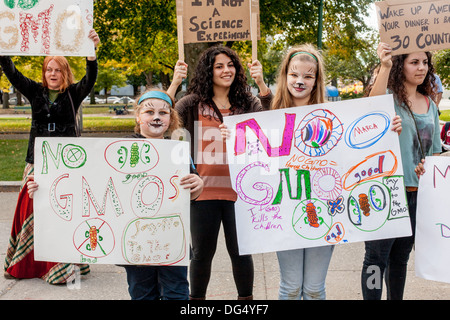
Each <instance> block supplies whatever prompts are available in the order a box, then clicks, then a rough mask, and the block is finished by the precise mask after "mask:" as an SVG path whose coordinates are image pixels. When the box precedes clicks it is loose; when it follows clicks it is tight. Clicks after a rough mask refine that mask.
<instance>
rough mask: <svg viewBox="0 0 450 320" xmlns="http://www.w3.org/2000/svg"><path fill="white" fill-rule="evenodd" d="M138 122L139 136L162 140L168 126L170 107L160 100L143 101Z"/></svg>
mask: <svg viewBox="0 0 450 320" xmlns="http://www.w3.org/2000/svg"><path fill="white" fill-rule="evenodd" d="M138 122H139V124H140V126H141V134H142V135H143V136H145V137H146V138H155V139H161V138H163V137H164V133H165V132H166V131H167V129H168V128H169V125H170V105H169V104H168V103H167V102H166V101H164V100H160V99H147V100H145V101H144V102H143V106H142V108H141V110H140V114H139V117H138Z"/></svg>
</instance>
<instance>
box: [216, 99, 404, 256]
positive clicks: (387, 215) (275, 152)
mask: <svg viewBox="0 0 450 320" xmlns="http://www.w3.org/2000/svg"><path fill="white" fill-rule="evenodd" d="M394 115H395V112H394V103H393V99H392V96H391V95H385V96H379V97H373V98H364V99H355V100H348V101H342V102H333V103H325V104H320V105H312V106H302V107H296V108H288V109H280V110H272V111H264V112H256V113H251V114H243V115H235V116H229V117H224V123H225V124H226V125H227V127H228V128H229V129H230V131H231V137H230V139H228V140H227V144H226V148H227V157H228V163H229V168H230V176H231V182H232V186H233V189H234V190H235V191H236V193H237V194H238V200H237V201H236V203H235V208H236V224H237V234H238V241H239V250H240V253H241V254H254V253H263V252H271V251H282V250H289V249H299V248H307V247H318V246H325V245H334V244H339V243H347V242H357V241H366V240H376V239H383V238H393V237H401V236H407V235H410V234H411V225H410V221H409V212H408V207H407V201H406V197H405V188H404V182H403V168H402V162H401V156H400V146H399V142H398V134H397V133H395V132H393V131H392V130H391V121H392V119H393V117H394Z"/></svg>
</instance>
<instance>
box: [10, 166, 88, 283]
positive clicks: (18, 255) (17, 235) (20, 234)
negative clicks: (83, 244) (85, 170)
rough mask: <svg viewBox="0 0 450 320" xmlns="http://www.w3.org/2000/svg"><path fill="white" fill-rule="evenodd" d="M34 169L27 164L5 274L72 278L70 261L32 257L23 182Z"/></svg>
mask: <svg viewBox="0 0 450 320" xmlns="http://www.w3.org/2000/svg"><path fill="white" fill-rule="evenodd" d="M33 172H34V166H33V165H31V164H27V166H26V167H25V170H24V175H23V179H22V185H21V189H20V192H19V198H18V200H17V206H16V211H15V213H14V220H13V224H12V229H11V236H10V238H9V244H8V249H7V252H6V258H5V266H4V270H5V276H6V275H7V274H9V275H10V276H13V277H14V278H17V279H30V278H41V279H43V280H45V281H47V282H48V283H50V284H61V283H66V282H71V281H73V280H74V279H75V276H76V273H77V272H76V271H77V268H75V267H74V265H73V264H67V263H57V262H45V261H35V260H34V231H33V226H34V218H33V217H34V215H33V199H30V197H29V196H28V189H27V184H26V181H27V178H28V176H30V175H32V174H33ZM77 266H78V268H79V270H80V272H79V274H81V275H86V274H88V273H89V272H90V269H89V265H77Z"/></svg>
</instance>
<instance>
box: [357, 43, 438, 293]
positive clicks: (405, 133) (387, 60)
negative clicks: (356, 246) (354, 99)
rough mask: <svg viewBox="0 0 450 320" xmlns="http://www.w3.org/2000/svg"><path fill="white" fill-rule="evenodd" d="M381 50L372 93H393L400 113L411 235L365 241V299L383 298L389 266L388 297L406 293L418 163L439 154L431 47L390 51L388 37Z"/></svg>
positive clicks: (363, 282) (412, 237) (379, 48)
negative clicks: (407, 52)
mask: <svg viewBox="0 0 450 320" xmlns="http://www.w3.org/2000/svg"><path fill="white" fill-rule="evenodd" d="M377 52H378V56H379V57H380V60H381V64H380V67H379V69H378V70H377V72H378V73H377V75H376V79H375V82H374V83H373V87H372V89H371V91H370V96H376V95H382V94H386V93H391V94H393V97H394V106H395V112H396V113H397V114H398V115H399V116H400V117H401V119H402V132H401V134H400V136H399V140H400V151H401V155H402V164H403V174H404V182H405V186H406V196H407V200H408V207H409V215H410V219H411V228H412V236H409V237H402V238H395V239H384V240H376V241H367V242H366V243H365V249H366V252H365V257H364V262H363V268H362V274H361V286H362V292H363V298H364V299H378V300H379V299H381V294H382V280H383V275H384V271H385V270H386V285H387V298H388V299H391V300H400V299H402V298H403V291H404V287H405V281H406V271H407V264H408V260H409V254H410V252H411V250H412V248H413V245H414V234H415V225H416V207H417V187H418V185H419V180H418V177H417V175H416V173H415V169H416V167H417V166H418V164H419V163H421V162H422V161H423V160H424V159H425V156H427V155H428V156H431V155H439V153H440V150H441V145H440V137H439V128H440V127H439V117H438V111H437V107H436V104H435V103H434V102H433V100H432V99H431V97H432V96H433V88H435V87H436V86H435V85H434V75H433V74H434V68H433V65H432V62H431V53H429V52H415V53H410V54H403V55H397V56H392V49H391V47H390V46H389V45H387V44H385V43H380V44H379V46H378V50H377ZM374 267H375V268H374ZM374 270H375V272H376V273H375V275H374V274H373V272H374ZM374 276H375V277H377V276H378V277H377V278H374Z"/></svg>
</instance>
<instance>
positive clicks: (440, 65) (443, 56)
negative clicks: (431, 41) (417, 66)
mask: <svg viewBox="0 0 450 320" xmlns="http://www.w3.org/2000/svg"><path fill="white" fill-rule="evenodd" d="M434 62H435V63H434V67H435V68H436V73H437V74H438V75H439V78H441V81H442V85H443V86H444V87H445V88H447V89H449V88H450V49H447V50H440V51H438V52H436V53H435V55H434Z"/></svg>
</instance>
